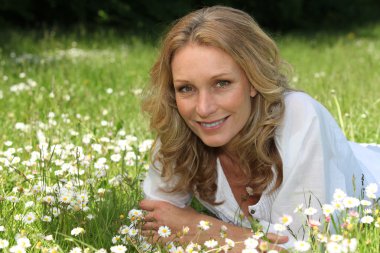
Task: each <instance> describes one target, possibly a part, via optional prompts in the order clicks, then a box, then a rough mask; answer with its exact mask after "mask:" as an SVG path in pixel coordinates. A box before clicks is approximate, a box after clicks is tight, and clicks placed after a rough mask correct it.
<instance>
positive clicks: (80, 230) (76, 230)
mask: <svg viewBox="0 0 380 253" xmlns="http://www.w3.org/2000/svg"><path fill="white" fill-rule="evenodd" d="M84 232H85V230H84V229H83V228H81V227H77V228H74V229H73V230H71V235H73V236H78V235H80V234H83V233H84Z"/></svg>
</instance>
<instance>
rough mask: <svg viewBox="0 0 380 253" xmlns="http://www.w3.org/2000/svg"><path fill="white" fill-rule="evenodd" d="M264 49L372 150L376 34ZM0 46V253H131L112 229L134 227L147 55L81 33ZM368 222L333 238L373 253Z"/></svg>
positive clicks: (143, 49)
mask: <svg viewBox="0 0 380 253" xmlns="http://www.w3.org/2000/svg"><path fill="white" fill-rule="evenodd" d="M274 37H275V39H276V41H278V44H279V47H280V50H281V52H282V55H283V58H285V59H286V60H287V61H288V62H289V63H290V64H291V65H292V66H293V69H294V73H293V75H292V76H291V78H290V79H291V82H292V84H293V86H295V87H296V88H299V89H302V90H304V91H306V92H308V93H309V94H311V95H312V96H313V97H315V98H317V99H318V100H319V101H320V102H321V103H322V104H324V105H325V106H326V107H327V108H328V109H329V110H330V111H331V113H332V114H333V116H334V117H335V118H336V119H337V121H338V122H339V124H340V125H341V127H342V129H343V131H344V132H345V134H346V136H347V138H348V139H350V140H353V141H357V142H367V143H380V124H379V122H380V25H371V26H367V27H361V28H358V29H356V30H353V31H351V32H348V33H347V32H346V33H338V34H327V33H318V34H307V35H305V34H288V35H274ZM0 43H1V44H0V108H1V110H0V122H1V129H0V252H1V251H3V252H8V251H9V250H10V249H11V247H16V246H15V245H19V244H22V242H20V243H19V242H18V241H20V240H21V241H22V239H23V238H24V242H23V245H24V247H21V249H19V250H20V251H16V250H17V249H18V248H17V247H16V248H13V249H12V250H13V251H14V252H23V251H22V249H23V248H27V251H28V252H40V251H41V252H55V250H56V252H69V251H70V250H72V252H81V251H82V249H83V250H87V251H88V252H94V251H95V250H96V249H100V248H104V249H107V251H108V252H109V251H110V249H111V247H112V246H113V245H121V244H124V245H129V246H128V250H129V251H137V248H138V247H137V246H136V245H135V246H133V243H132V242H134V241H133V238H132V239H131V237H133V236H132V235H131V234H133V233H132V232H133V231H132V232H125V231H124V232H123V229H121V230H119V228H120V227H122V226H123V225H129V224H130V222H131V221H130V218H131V217H132V219H133V217H134V216H133V214H132V213H129V210H131V209H133V208H136V207H137V203H138V200H139V199H140V198H141V191H140V189H139V183H140V181H141V179H142V177H143V175H144V172H145V170H146V168H147V165H148V164H147V161H148V152H147V150H148V148H149V146H150V143H151V141H150V139H152V138H153V133H151V132H150V131H149V129H148V122H147V117H146V116H144V115H143V114H142V113H141V112H140V99H141V96H142V94H143V88H144V85H145V84H146V83H147V82H149V68H150V66H151V65H152V63H153V61H154V58H155V55H156V53H157V46H156V45H157V44H156V43H155V42H151V41H144V40H143V39H141V38H137V37H134V36H130V35H129V34H123V33H120V32H115V31H104V30H103V31H99V32H96V33H89V32H87V31H86V30H84V29H78V30H76V31H75V32H70V33H67V32H65V33H61V32H60V31H59V30H51V31H1V32H0ZM128 214H129V216H128ZM373 217H374V218H375V221H373V222H372V224H371V226H369V225H368V226H365V225H364V227H363V224H359V225H358V226H357V228H355V229H353V230H350V231H349V230H347V231H348V232H347V231H346V230H344V231H342V233H343V234H344V233H346V234H344V236H351V237H352V236H353V237H356V238H357V239H358V241H359V246H358V249H359V251H360V252H379V244H380V241H379V240H380V239H379V238H380V237H379V233H380V232H379V229H378V228H376V224H377V226H378V225H379V220H377V221H376V218H377V217H379V214H378V209H377V208H375V207H373ZM377 219H378V218H377ZM75 228H77V229H75ZM122 228H125V227H122ZM129 231H130V230H129ZM363 232H364V233H363ZM123 233H127V235H129V236H127V235H125V234H123ZM128 233H129V234H128ZM25 238H27V240H28V241H29V242H27V241H26V239H25ZM7 244H9V245H7ZM29 244H30V245H29ZM131 245H132V246H131ZM140 246H144V245H140ZM75 247H79V248H81V250H80V249H79V248H75ZM313 249H314V250H316V248H313ZM75 250H76V251H75ZM123 250H124V249H123V248H113V249H112V250H111V251H112V252H123ZM320 250H323V249H320ZM139 251H140V252H141V251H143V249H139ZM98 252H101V251H98ZM321 252H322V251H321ZM329 252H334V251H329ZM335 252H340V251H335Z"/></svg>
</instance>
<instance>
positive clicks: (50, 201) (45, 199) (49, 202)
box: [42, 196, 55, 205]
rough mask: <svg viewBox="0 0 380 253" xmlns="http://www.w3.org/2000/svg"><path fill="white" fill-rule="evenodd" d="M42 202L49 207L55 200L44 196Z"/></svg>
mask: <svg viewBox="0 0 380 253" xmlns="http://www.w3.org/2000/svg"><path fill="white" fill-rule="evenodd" d="M42 200H43V201H44V202H45V203H47V204H49V205H51V204H54V202H55V198H54V197H53V196H45V197H44V198H43V199H42Z"/></svg>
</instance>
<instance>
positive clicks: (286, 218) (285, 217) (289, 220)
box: [279, 214, 293, 226]
mask: <svg viewBox="0 0 380 253" xmlns="http://www.w3.org/2000/svg"><path fill="white" fill-rule="evenodd" d="M279 220H280V223H281V224H283V225H284V226H289V225H290V224H291V223H292V222H293V218H292V216H290V215H287V214H284V215H283V216H281V217H280V219H279Z"/></svg>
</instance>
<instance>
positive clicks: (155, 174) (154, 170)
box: [142, 155, 192, 208]
mask: <svg viewBox="0 0 380 253" xmlns="http://www.w3.org/2000/svg"><path fill="white" fill-rule="evenodd" d="M153 157H154V155H153ZM161 170H162V165H161V163H160V162H159V161H157V160H156V161H155V162H154V164H151V165H150V166H149V170H148V173H147V175H146V177H145V180H144V182H143V184H142V188H143V192H144V197H145V198H146V199H153V200H162V201H167V202H169V203H171V204H173V205H175V206H178V207H182V208H183V207H185V206H187V205H189V204H190V201H191V198H192V194H191V193H189V192H167V190H169V189H171V188H172V187H173V186H174V183H175V182H176V178H173V179H171V180H169V181H165V180H164V178H163V177H162V176H161Z"/></svg>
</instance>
